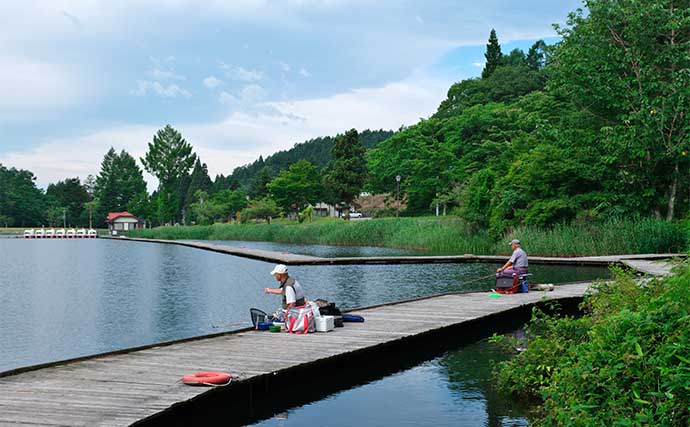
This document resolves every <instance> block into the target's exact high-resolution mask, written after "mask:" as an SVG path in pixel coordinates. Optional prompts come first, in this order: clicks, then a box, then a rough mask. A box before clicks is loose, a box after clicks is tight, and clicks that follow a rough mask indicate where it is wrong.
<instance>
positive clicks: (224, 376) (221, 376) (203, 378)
mask: <svg viewBox="0 0 690 427" xmlns="http://www.w3.org/2000/svg"><path fill="white" fill-rule="evenodd" d="M231 379H232V376H231V375H230V374H228V373H225V372H197V373H195V374H189V375H185V376H184V377H182V382H183V383H185V384H187V385H225V384H228V383H229V382H230V380H231Z"/></svg>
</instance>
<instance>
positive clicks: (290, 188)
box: [268, 160, 323, 212]
mask: <svg viewBox="0 0 690 427" xmlns="http://www.w3.org/2000/svg"><path fill="white" fill-rule="evenodd" d="M268 190H269V192H270V193H271V196H272V198H273V200H275V201H276V203H277V204H278V206H280V208H281V209H283V210H284V211H285V212H297V211H299V210H301V209H304V208H305V207H306V206H307V205H309V204H315V203H317V202H318V201H319V198H320V197H321V196H322V194H323V186H322V185H321V176H320V175H319V171H318V169H316V167H315V166H314V165H313V164H311V163H309V162H308V161H306V160H300V161H299V162H297V163H295V164H294V165H292V166H290V167H289V168H288V169H287V170H284V171H282V172H281V173H280V175H278V177H277V178H275V179H274V180H273V181H271V183H270V184H268Z"/></svg>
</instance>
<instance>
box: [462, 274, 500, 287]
mask: <svg viewBox="0 0 690 427" xmlns="http://www.w3.org/2000/svg"><path fill="white" fill-rule="evenodd" d="M495 276H496V273H491V274H487V275H486V276H482V277H477V278H476V279H472V280H467V281H465V282H461V283H460V284H461V285H466V284H468V283H474V282H478V281H480V280H486V279H488V278H490V277H495Z"/></svg>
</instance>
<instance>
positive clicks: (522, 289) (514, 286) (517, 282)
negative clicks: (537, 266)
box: [495, 272, 531, 294]
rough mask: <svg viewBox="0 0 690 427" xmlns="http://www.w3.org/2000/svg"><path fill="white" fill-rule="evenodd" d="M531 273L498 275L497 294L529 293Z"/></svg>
mask: <svg viewBox="0 0 690 427" xmlns="http://www.w3.org/2000/svg"><path fill="white" fill-rule="evenodd" d="M530 276H531V274H529V273H522V274H518V273H509V274H506V273H503V272H501V273H496V287H495V289H496V292H497V293H499V294H520V293H525V294H526V293H527V292H529V279H528V278H529V277H530Z"/></svg>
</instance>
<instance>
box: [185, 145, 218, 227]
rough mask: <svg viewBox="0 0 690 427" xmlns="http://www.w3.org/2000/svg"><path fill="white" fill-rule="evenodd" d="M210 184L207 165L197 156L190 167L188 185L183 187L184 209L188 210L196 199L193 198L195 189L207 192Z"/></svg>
mask: <svg viewBox="0 0 690 427" xmlns="http://www.w3.org/2000/svg"><path fill="white" fill-rule="evenodd" d="M212 186H213V183H212V182H211V178H210V177H209V176H208V167H207V166H206V163H201V160H199V158H198V157H197V159H196V162H195V163H194V169H192V174H191V175H190V176H189V185H188V186H187V188H186V189H185V202H184V207H185V210H189V207H190V206H191V204H192V203H194V202H195V201H196V200H197V199H196V198H195V194H196V193H197V191H204V192H206V193H208V192H210V191H211V187H212ZM190 220H192V221H193V220H194V218H193V217H192V218H190Z"/></svg>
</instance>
